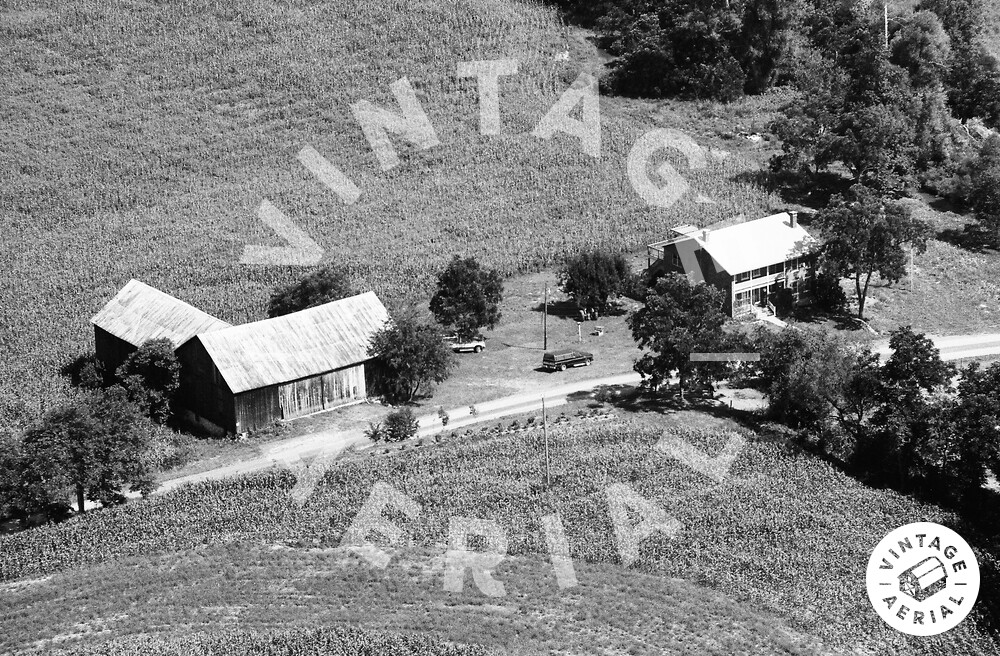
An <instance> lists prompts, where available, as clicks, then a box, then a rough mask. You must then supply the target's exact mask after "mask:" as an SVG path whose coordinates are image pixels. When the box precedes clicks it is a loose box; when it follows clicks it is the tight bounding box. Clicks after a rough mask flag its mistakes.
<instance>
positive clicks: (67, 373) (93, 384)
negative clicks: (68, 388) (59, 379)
mask: <svg viewBox="0 0 1000 656" xmlns="http://www.w3.org/2000/svg"><path fill="white" fill-rule="evenodd" d="M59 373H60V374H61V375H62V376H64V377H66V378H68V379H69V382H70V385H72V386H73V387H81V388H83V389H85V390H96V389H101V388H102V387H104V381H105V376H104V366H103V365H102V364H101V361H100V360H98V359H97V356H96V354H95V353H94V352H93V351H91V352H90V353H84V354H82V355H78V356H76V357H75V358H73V359H72V360H70V361H69V362H67V363H66V364H64V365H63V366H62V367H61V368H60V370H59Z"/></svg>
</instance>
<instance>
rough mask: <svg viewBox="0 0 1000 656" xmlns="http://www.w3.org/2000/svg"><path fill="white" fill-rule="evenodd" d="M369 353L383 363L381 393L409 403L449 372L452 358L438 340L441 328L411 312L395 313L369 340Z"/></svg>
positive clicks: (443, 344) (442, 380) (445, 377)
mask: <svg viewBox="0 0 1000 656" xmlns="http://www.w3.org/2000/svg"><path fill="white" fill-rule="evenodd" d="M368 353H369V354H370V355H371V356H372V357H375V358H378V360H379V364H380V365H381V366H382V368H383V370H384V372H383V376H382V378H383V380H382V381H381V386H382V393H383V395H384V396H385V397H386V398H387V399H389V400H390V401H393V402H405V403H409V402H412V401H413V400H414V399H415V398H416V397H417V395H418V394H419V393H421V392H427V391H428V389H429V388H430V387H431V386H432V385H433V384H434V383H443V382H444V381H445V380H447V379H448V376H450V375H451V371H452V369H453V368H454V366H455V358H454V354H453V353H452V351H451V349H450V348H449V347H448V346H447V344H445V343H444V342H443V341H442V340H441V329H440V327H438V326H435V325H432V324H426V323H421V322H420V321H419V320H417V319H416V318H414V317H413V316H411V315H403V314H400V315H397V316H396V317H394V319H393V321H391V322H390V323H389V324H388V325H386V326H385V327H384V328H382V329H381V330H379V331H378V332H376V333H375V334H374V335H373V336H372V339H371V343H370V345H369V348H368Z"/></svg>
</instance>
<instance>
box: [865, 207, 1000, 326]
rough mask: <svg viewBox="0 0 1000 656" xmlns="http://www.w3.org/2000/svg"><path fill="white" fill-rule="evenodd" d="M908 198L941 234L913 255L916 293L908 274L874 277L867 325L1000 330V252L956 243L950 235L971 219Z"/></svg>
mask: <svg viewBox="0 0 1000 656" xmlns="http://www.w3.org/2000/svg"><path fill="white" fill-rule="evenodd" d="M908 202H909V204H910V206H911V207H912V208H913V211H914V214H915V215H916V216H918V217H920V218H922V219H924V220H926V221H928V222H929V223H930V224H931V225H932V226H933V228H934V232H935V234H936V236H937V238H935V239H932V240H930V241H929V242H928V245H927V252H926V253H923V254H920V255H915V256H914V264H915V267H914V275H913V290H912V291H911V290H910V280H909V278H908V277H907V278H904V279H903V280H900V281H899V282H898V283H896V284H893V285H885V284H884V283H882V282H879V281H877V280H875V281H873V284H872V287H871V289H870V291H869V298H868V303H867V304H866V306H865V314H866V315H867V318H868V320H869V323H870V324H871V325H872V327H874V328H875V329H876V330H878V331H879V332H880V333H887V332H888V331H890V330H893V329H894V328H896V327H897V326H900V325H912V326H913V327H914V329H915V330H918V331H920V332H925V333H933V334H936V335H957V334H965V333H977V332H997V331H998V330H1000V283H998V280H1000V254H998V253H996V252H995V251H990V250H987V251H982V252H977V251H974V250H969V249H968V248H966V247H963V246H961V245H958V244H957V243H955V238H954V237H952V235H954V234H956V233H961V230H962V228H963V226H964V225H965V224H966V223H967V222H969V221H970V219H969V217H967V216H963V215H959V214H955V213H953V212H950V211H946V210H940V211H938V210H934V209H932V208H931V207H929V206H928V205H927V204H926V203H925V202H922V201H916V200H910V201H908ZM852 296H853V293H852Z"/></svg>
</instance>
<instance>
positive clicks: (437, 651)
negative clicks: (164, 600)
mask: <svg viewBox="0 0 1000 656" xmlns="http://www.w3.org/2000/svg"><path fill="white" fill-rule="evenodd" d="M57 653H59V654H60V655H61V656H91V655H93V656H96V655H98V654H100V656H168V655H169V656H174V655H176V654H185V656H211V655H212V654H244V655H245V656H307V655H308V656H313V655H315V656H320V655H321V654H342V655H343V656H362V655H363V654H392V655H393V656H485V654H486V653H487V652H486V650H485V649H483V648H482V647H478V646H464V645H451V644H445V643H443V642H440V641H436V640H432V639H429V638H427V637H424V636H410V635H393V634H385V633H377V632H368V631H361V630H344V629H296V630H293V631H273V632H265V631H233V630H230V631H225V632H222V633H215V634H206V635H198V636H193V637H187V638H180V639H178V638H173V639H171V638H162V637H159V636H143V637H141V638H124V639H120V640H115V641H112V642H111V643H108V644H102V645H100V646H99V647H92V648H88V647H82V648H75V649H74V648H70V649H61V650H59V651H58V652H57Z"/></svg>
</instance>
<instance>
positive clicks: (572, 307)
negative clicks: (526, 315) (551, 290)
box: [531, 300, 628, 321]
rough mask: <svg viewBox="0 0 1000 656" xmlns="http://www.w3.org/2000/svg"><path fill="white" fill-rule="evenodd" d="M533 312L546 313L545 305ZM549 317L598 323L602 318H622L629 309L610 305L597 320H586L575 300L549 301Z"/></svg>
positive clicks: (538, 306)
mask: <svg viewBox="0 0 1000 656" xmlns="http://www.w3.org/2000/svg"><path fill="white" fill-rule="evenodd" d="M531 309H532V311H533V312H545V303H538V304H536V305H535V306H534V307H532V308H531ZM548 312H549V316H550V317H558V318H560V319H575V320H577V321H598V320H600V318H601V317H620V316H623V315H625V314H627V313H628V308H627V307H625V306H624V305H622V304H621V303H614V302H611V303H608V308H607V310H606V311H605V312H602V313H599V314H598V316H597V318H596V319H593V318H590V319H586V318H584V317H583V314H582V310H580V308H579V307H577V305H576V302H575V301H573V300H561V301H549V309H548Z"/></svg>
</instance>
